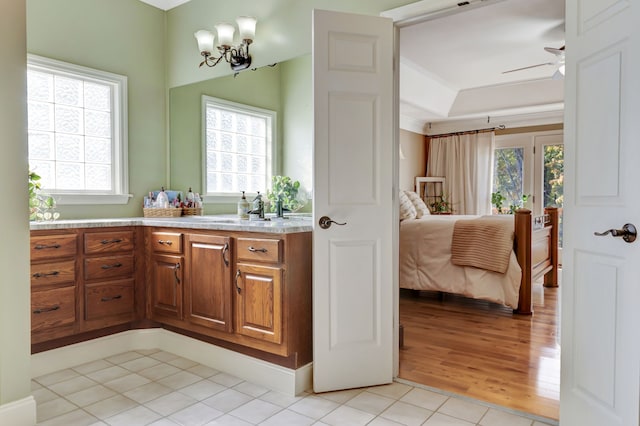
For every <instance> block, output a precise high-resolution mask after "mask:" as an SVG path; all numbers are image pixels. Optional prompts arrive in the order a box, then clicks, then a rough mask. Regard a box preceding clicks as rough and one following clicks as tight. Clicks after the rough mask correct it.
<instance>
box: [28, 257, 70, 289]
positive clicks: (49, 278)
mask: <svg viewBox="0 0 640 426" xmlns="http://www.w3.org/2000/svg"><path fill="white" fill-rule="evenodd" d="M75 279H76V261H75V260H67V261H65V262H55V263H40V264H36V265H33V264H32V265H31V288H34V287H40V286H44V285H48V284H61V283H65V282H74V281H75Z"/></svg>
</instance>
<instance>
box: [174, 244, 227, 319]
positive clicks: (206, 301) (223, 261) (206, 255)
mask: <svg viewBox="0 0 640 426" xmlns="http://www.w3.org/2000/svg"><path fill="white" fill-rule="evenodd" d="M230 244H231V238H229V237H222V236H217V235H199V234H189V235H187V241H186V249H185V259H186V262H187V271H186V274H187V275H186V289H185V290H186V297H185V306H186V317H187V320H188V321H189V322H190V323H192V324H197V325H201V326H204V327H208V328H212V329H215V330H221V331H225V332H232V331H233V323H232V314H231V312H232V311H231V309H232V293H231V253H230Z"/></svg>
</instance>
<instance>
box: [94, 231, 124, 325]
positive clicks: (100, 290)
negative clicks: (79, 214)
mask: <svg viewBox="0 0 640 426" xmlns="http://www.w3.org/2000/svg"><path fill="white" fill-rule="evenodd" d="M83 247H84V253H83V254H84V258H83V278H84V281H83V282H84V287H83V295H84V300H83V302H84V310H83V312H84V318H83V319H84V321H83V324H82V329H83V331H88V330H93V329H97V328H104V327H109V326H112V325H117V324H122V323H127V322H130V321H132V320H133V319H134V315H135V298H134V283H135V276H134V273H135V232H134V230H133V229H131V228H123V229H110V230H109V231H99V230H98V231H94V230H87V231H85V232H84V233H83Z"/></svg>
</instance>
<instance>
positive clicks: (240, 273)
mask: <svg viewBox="0 0 640 426" xmlns="http://www.w3.org/2000/svg"><path fill="white" fill-rule="evenodd" d="M240 275H242V272H240V269H238V272H236V290H238V294H240V293H241V292H242V289H241V288H240V286H239V285H238V279H239V278H240Z"/></svg>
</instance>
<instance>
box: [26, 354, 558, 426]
mask: <svg viewBox="0 0 640 426" xmlns="http://www.w3.org/2000/svg"><path fill="white" fill-rule="evenodd" d="M32 387H33V395H34V398H35V399H36V401H37V406H38V425H43V426H44V425H47V426H51V425H59V426H83V425H96V426H97V425H114V426H116V425H123V426H137V425H154V426H165V425H277V426H285V425H378V426H383V425H425V426H445V425H446V426H474V425H481V426H520V425H522V426H545V425H547V424H546V423H542V422H540V421H535V420H534V419H533V418H526V417H521V416H518V415H515V414H514V413H512V412H507V411H502V410H500V409H498V407H491V406H488V405H484V404H481V403H475V402H472V401H470V400H467V399H461V398H456V397H454V396H448V395H445V394H442V393H438V392H434V391H431V390H427V389H423V388H422V387H416V386H411V385H409V384H406V383H399V382H396V383H393V384H390V385H385V386H376V387H371V388H366V389H356V390H348V391H340V392H331V393H324V394H304V395H300V396H298V397H292V396H287V395H283V394H280V393H277V392H273V391H269V390H268V389H266V388H263V387H261V386H257V385H254V384H252V383H249V382H246V381H244V380H242V379H239V378H237V377H233V376H231V375H229V374H225V373H221V372H219V371H216V370H214V369H212V368H209V367H206V366H204V365H201V364H198V363H196V362H193V361H191V360H188V359H185V358H181V357H179V356H177V355H173V354H171V353H168V352H164V351H157V350H149V351H131V352H125V353H122V354H119V355H116V356H112V357H109V358H105V359H102V360H99V361H95V362H91V363H88V364H84V365H79V366H77V367H74V368H70V369H67V370H62V371H58V372H55V373H51V374H47V375H44V376H41V377H36V378H35V379H33V381H32ZM550 424H551V423H550Z"/></svg>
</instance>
